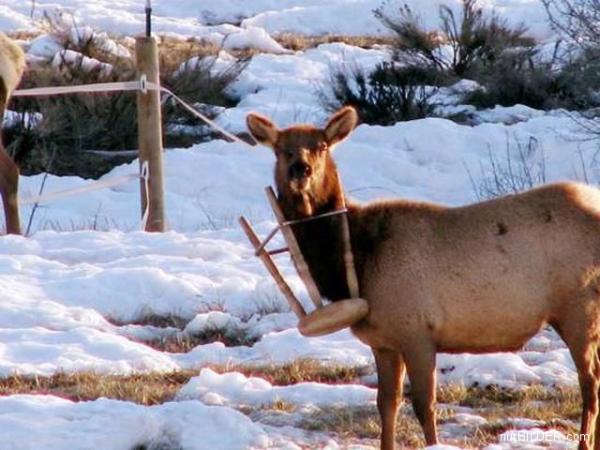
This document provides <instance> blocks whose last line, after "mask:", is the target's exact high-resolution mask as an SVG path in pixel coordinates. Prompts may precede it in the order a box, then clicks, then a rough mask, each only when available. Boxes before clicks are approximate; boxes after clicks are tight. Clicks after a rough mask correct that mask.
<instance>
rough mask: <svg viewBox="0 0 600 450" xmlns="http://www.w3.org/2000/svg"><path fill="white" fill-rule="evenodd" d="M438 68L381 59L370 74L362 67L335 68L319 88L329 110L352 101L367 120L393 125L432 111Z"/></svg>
mask: <svg viewBox="0 0 600 450" xmlns="http://www.w3.org/2000/svg"><path fill="white" fill-rule="evenodd" d="M436 76H437V72H436V71H435V70H434V71H431V70H429V69H428V68H427V67H417V66H409V67H399V66H396V65H394V64H393V63H382V64H380V65H378V66H377V67H376V68H375V70H374V71H373V72H372V73H370V74H368V75H367V74H365V73H364V71H363V70H362V69H360V68H357V67H354V68H350V69H348V68H345V69H344V68H342V69H338V70H335V71H332V73H331V76H330V82H329V83H328V84H327V85H326V86H321V87H320V90H319V97H320V102H321V104H322V105H323V106H324V108H325V109H326V110H328V111H336V110H338V109H339V108H340V107H341V106H343V105H352V106H354V107H355V108H356V110H357V111H358V114H359V117H360V120H361V121H362V122H364V123H369V124H378V125H390V124H393V123H395V122H398V121H406V120H413V119H421V118H424V117H428V116H430V115H432V114H433V109H434V106H435V105H434V104H433V103H432V101H431V97H432V96H433V94H434V93H435V88H433V87H432V86H428V85H427V81H429V82H430V84H431V85H435V84H436V82H437V81H436V80H435V77H436Z"/></svg>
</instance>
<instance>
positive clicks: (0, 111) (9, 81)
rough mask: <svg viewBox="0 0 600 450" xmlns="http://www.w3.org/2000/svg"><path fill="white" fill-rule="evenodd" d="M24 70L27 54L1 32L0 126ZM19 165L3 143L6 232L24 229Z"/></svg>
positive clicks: (0, 180) (0, 188)
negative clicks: (20, 213)
mask: <svg viewBox="0 0 600 450" xmlns="http://www.w3.org/2000/svg"><path fill="white" fill-rule="evenodd" d="M24 70H25V54H24V53H23V50H21V47H19V46H18V45H17V44H16V43H15V42H14V41H12V40H11V39H10V38H8V37H7V36H6V35H4V34H3V33H0V79H1V81H2V84H3V86H1V87H0V93H1V94H2V95H0V127H1V125H2V123H1V122H2V119H3V118H4V113H5V111H6V106H7V104H8V100H9V99H10V96H11V94H12V93H13V92H14V90H15V89H16V88H17V85H18V84H19V82H20V81H21V77H22V75H23V71H24ZM18 187H19V168H18V167H17V165H16V164H15V163H14V161H13V160H12V159H11V158H10V156H9V155H8V154H7V153H6V151H5V150H4V147H3V146H2V145H1V143H0V195H1V197H2V203H3V206H4V216H5V219H6V231H7V233H11V234H19V233H20V231H21V227H20V219H19V204H18Z"/></svg>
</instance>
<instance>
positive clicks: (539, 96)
mask: <svg viewBox="0 0 600 450" xmlns="http://www.w3.org/2000/svg"><path fill="white" fill-rule="evenodd" d="M594 53H596V52H592V51H587V52H584V53H582V54H580V55H579V56H578V57H576V58H574V59H573V60H570V61H558V60H557V59H556V58H554V59H553V60H551V61H548V62H540V61H539V58H536V55H535V52H534V51H524V50H521V51H515V52H512V53H508V54H505V55H503V57H502V58H501V59H500V60H498V61H497V63H496V64H495V65H494V67H493V70H488V71H484V72H483V73H482V74H481V76H480V78H479V80H478V81H479V82H480V83H481V84H482V86H483V88H482V89H480V90H477V91H474V92H471V93H470V94H468V95H467V96H466V97H465V99H464V102H465V103H468V104H472V105H475V106H476V107H478V108H489V107H493V106H495V105H502V106H512V105H515V104H523V105H527V106H530V107H532V108H536V109H555V108H565V109H569V110H586V109H589V108H592V107H597V106H600V98H598V95H597V94H595V92H596V91H598V89H600V58H599V56H600V55H597V54H594Z"/></svg>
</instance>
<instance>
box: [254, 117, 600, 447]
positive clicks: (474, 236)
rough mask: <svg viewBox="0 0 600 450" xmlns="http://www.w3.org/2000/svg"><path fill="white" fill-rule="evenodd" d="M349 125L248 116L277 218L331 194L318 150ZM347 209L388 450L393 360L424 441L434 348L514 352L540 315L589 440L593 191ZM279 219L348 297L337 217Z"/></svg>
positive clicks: (599, 285) (599, 208) (599, 379)
mask: <svg viewBox="0 0 600 450" xmlns="http://www.w3.org/2000/svg"><path fill="white" fill-rule="evenodd" d="M356 123H357V115H356V112H355V111H354V110H353V109H352V108H349V107H347V108H343V109H342V110H340V111H338V112H337V113H336V114H335V115H334V116H333V117H332V118H331V119H330V120H329V122H328V123H327V125H326V126H325V128H323V129H321V128H317V127H313V126H310V125H296V126H292V127H289V128H286V129H278V128H277V127H276V126H275V125H274V124H273V123H272V122H271V121H270V120H269V119H268V118H266V117H264V116H261V115H259V114H250V115H248V118H247V124H248V129H249V130H250V133H251V134H252V135H253V136H254V138H255V139H256V140H257V141H258V142H259V143H262V144H264V145H266V146H268V147H270V148H272V149H273V151H274V153H275V157H276V164H275V182H276V185H277V190H278V194H279V200H280V203H281V205H282V209H283V210H284V213H285V214H286V216H287V218H288V219H300V218H304V217H309V216H312V215H316V214H323V213H326V212H330V211H334V210H336V209H339V208H340V206H341V205H343V204H344V202H343V199H344V193H343V192H342V191H341V190H340V188H339V183H338V177H339V175H338V172H337V168H336V165H335V162H334V160H333V158H332V151H333V148H334V146H335V145H336V144H337V143H339V142H340V141H342V140H343V139H345V138H346V137H347V136H348V135H349V134H350V132H351V131H352V130H353V128H354V127H355V125H356ZM398 138H399V139H400V138H401V137H400V136H399V137H398ZM348 209H349V213H348V218H349V222H350V231H351V242H352V247H353V251H354V257H355V263H356V268H357V273H358V278H359V284H360V290H361V292H360V295H361V297H362V298H364V299H366V300H367V301H368V302H369V308H370V309H369V314H368V315H367V316H366V318H365V319H363V320H362V321H360V322H358V323H356V324H355V325H353V326H352V331H353V332H354V334H355V335H356V336H357V337H358V338H359V339H360V340H361V341H363V342H364V343H366V344H367V345H369V346H370V347H371V348H372V350H373V354H374V355H375V362H376V364H377V373H378V377H379V390H378V397H377V405H378V408H379V412H380V415H381V420H382V434H381V448H382V449H386V450H391V449H393V448H394V443H395V431H396V416H397V413H398V407H399V404H400V401H401V399H402V380H403V378H404V374H405V371H406V372H408V376H409V378H410V381H411V394H412V403H413V408H414V410H415V413H416V416H417V418H418V420H419V422H420V423H421V425H422V427H423V431H424V433H425V441H426V442H427V444H428V445H433V444H436V443H437V442H438V440H437V433H436V422H435V412H434V403H435V388H436V377H435V373H436V372H435V355H436V353H437V352H448V353H461V352H470V353H486V352H498V351H515V350H517V349H519V348H521V347H522V346H523V345H524V344H525V343H526V342H527V340H528V339H530V338H531V337H532V336H534V335H535V334H536V333H537V332H538V331H539V330H540V328H541V327H543V326H544V325H546V324H549V325H551V326H552V327H554V329H555V330H556V331H557V332H558V334H559V335H560V336H561V337H562V338H563V339H564V341H565V343H566V344H567V346H568V347H569V350H570V352H571V355H572V357H573V360H574V361H575V365H576V367H577V371H578V374H579V381H580V386H581V393H582V397H583V418H582V421H581V433H582V434H589V435H590V436H591V440H590V441H582V442H580V444H579V448H580V449H588V448H591V447H590V446H591V445H594V448H595V449H600V423H599V422H600V420H599V418H598V394H599V389H600V354H599V350H598V343H599V342H600V335H599V332H600V191H598V190H596V189H594V188H592V187H589V186H586V185H582V184H576V183H562V184H554V185H548V186H544V187H540V188H537V189H534V190H531V191H529V192H525V193H522V194H518V195H510V196H507V197H504V198H499V199H495V200H490V201H487V202H483V203H477V204H474V205H469V206H464V207H459V208H448V207H444V206H441V205H435V204H430V203H422V202H412V201H407V200H395V201H379V202H373V203H367V204H364V205H357V204H349V205H348ZM293 229H294V233H295V234H296V237H297V240H298V243H299V245H300V248H301V249H302V253H303V254H304V257H305V259H306V262H307V264H308V266H309V269H310V272H311V274H312V276H313V278H314V279H315V282H316V283H317V286H318V287H319V290H320V291H321V294H322V295H324V296H325V297H327V298H329V299H330V300H332V301H336V300H340V299H345V298H348V288H347V282H346V279H345V270H344V262H343V255H342V254H343V252H342V248H343V246H342V237H341V227H340V218H339V216H335V217H329V218H322V219H319V220H314V221H310V222H306V223H303V224H301V225H295V226H294V227H293Z"/></svg>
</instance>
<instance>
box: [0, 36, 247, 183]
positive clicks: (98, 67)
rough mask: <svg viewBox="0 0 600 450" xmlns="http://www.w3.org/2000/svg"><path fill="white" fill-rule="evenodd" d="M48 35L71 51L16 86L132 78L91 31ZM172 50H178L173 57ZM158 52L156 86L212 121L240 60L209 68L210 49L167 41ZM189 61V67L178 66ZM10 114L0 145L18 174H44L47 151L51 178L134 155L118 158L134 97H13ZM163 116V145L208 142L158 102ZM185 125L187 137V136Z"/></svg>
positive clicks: (129, 134)
mask: <svg viewBox="0 0 600 450" xmlns="http://www.w3.org/2000/svg"><path fill="white" fill-rule="evenodd" d="M56 35H57V39H58V40H59V41H60V42H61V43H62V45H63V46H64V48H65V49H66V50H72V51H74V52H77V53H75V54H73V53H66V52H63V53H61V54H59V55H60V56H59V57H57V58H59V59H57V58H55V60H54V63H53V64H44V65H41V66H40V67H39V68H37V69H36V70H31V71H29V72H28V73H27V74H26V76H25V78H24V80H23V84H22V86H23V87H24V88H28V87H41V86H63V85H79V84H92V83H106V82H115V81H131V80H135V79H136V68H135V66H134V63H133V61H132V60H131V58H128V57H120V56H115V55H114V54H110V53H107V52H106V51H105V50H104V49H103V47H102V44H101V43H102V42H103V41H102V39H99V38H98V36H97V35H95V34H93V33H92V34H88V35H85V36H79V37H78V38H76V39H73V36H72V35H73V32H71V33H70V34H69V33H66V32H65V31H64V30H63V29H58V30H57V31H56ZM174 50H178V51H177V52H175V53H173V51H174ZM160 51H161V61H163V63H164V66H163V67H162V83H163V84H164V85H165V86H167V87H169V88H170V89H171V90H173V91H174V92H176V93H181V97H182V98H183V99H184V100H187V101H189V102H190V103H192V104H193V105H195V106H196V107H198V108H200V109H202V111H203V112H205V113H207V114H209V115H211V116H212V117H215V116H216V115H217V114H218V112H219V111H220V110H219V109H218V108H216V107H222V106H231V105H234V104H235V102H236V101H237V99H235V98H234V97H233V96H232V95H231V94H229V93H228V91H227V88H228V86H229V85H230V84H231V83H232V82H233V81H234V80H235V79H236V78H237V77H238V76H239V74H240V73H241V71H242V70H243V69H244V67H245V62H244V61H241V60H239V59H234V60H233V61H232V62H231V64H228V65H225V66H224V67H223V68H222V69H221V70H217V69H216V67H215V60H216V58H215V57H214V56H213V57H205V56H207V55H215V54H217V53H218V49H216V48H214V47H213V46H210V45H208V44H206V43H204V42H198V41H194V42H186V43H183V44H179V45H175V44H173V43H172V42H170V41H167V43H166V44H165V45H164V48H163V47H161V48H160ZM73 55H75V57H73ZM194 57H195V58H196V62H195V63H193V64H192V63H190V64H185V61H187V60H189V59H191V58H194ZM86 58H94V59H93V60H90V59H86ZM206 105H208V106H206ZM215 106H216V107H215ZM11 109H14V110H16V111H18V112H19V113H20V119H19V120H16V121H14V122H13V123H12V125H11V126H10V127H9V128H8V129H7V130H6V143H7V146H8V148H9V149H10V151H11V152H12V154H13V155H14V157H15V159H16V161H17V162H18V163H19V164H20V166H21V169H22V173H24V174H27V175H28V174H35V173H39V172H43V171H45V170H46V168H45V165H44V163H43V161H45V160H47V159H48V155H49V154H53V153H56V157H55V158H54V163H53V165H52V168H51V170H52V173H54V174H57V175H78V176H83V177H92V178H96V177H98V176H101V175H103V174H104V173H106V172H108V171H109V170H110V169H112V167H114V166H115V165H118V164H122V163H124V162H127V161H130V160H131V159H133V158H134V157H135V154H133V155H131V154H127V155H123V154H122V153H121V151H122V150H131V149H135V148H137V141H138V136H137V117H136V116H137V108H136V96H135V94H134V93H130V92H122V93H111V94H94V95H69V96H60V97H51V98H33V99H16V100H15V101H14V102H13V103H12V107H11ZM32 114H38V115H39V116H40V117H41V121H40V122H39V123H36V124H33V125H32V123H31V121H29V117H31V115H32ZM163 117H164V122H165V123H167V124H168V125H169V126H167V127H166V128H165V131H166V133H165V144H166V146H167V147H169V146H183V145H191V144H193V143H195V142H199V141H203V140H206V139H207V138H208V137H210V136H211V131H210V130H207V129H205V128H203V127H201V126H200V125H201V124H199V123H198V121H197V119H191V116H190V115H189V113H187V112H186V111H184V110H183V109H181V108H179V107H175V106H174V105H173V104H171V103H167V104H166V106H165V109H164V112H163ZM173 125H187V126H188V128H187V129H183V131H179V130H178V129H177V128H176V127H174V126H173ZM190 127H193V132H190V131H189V130H190ZM90 151H92V152H90ZM96 151H103V152H101V153H96ZM111 152H115V153H111ZM107 155H108V156H107ZM113 155H114V156H113Z"/></svg>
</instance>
